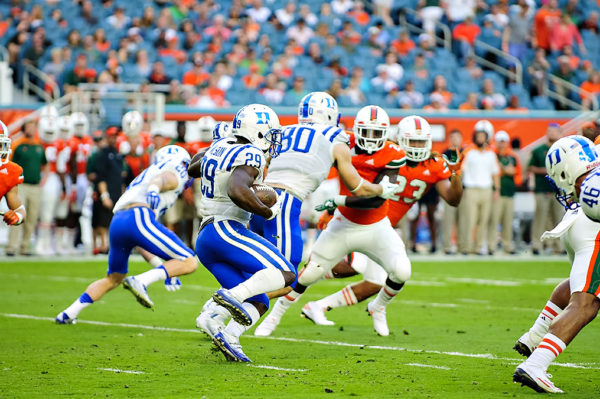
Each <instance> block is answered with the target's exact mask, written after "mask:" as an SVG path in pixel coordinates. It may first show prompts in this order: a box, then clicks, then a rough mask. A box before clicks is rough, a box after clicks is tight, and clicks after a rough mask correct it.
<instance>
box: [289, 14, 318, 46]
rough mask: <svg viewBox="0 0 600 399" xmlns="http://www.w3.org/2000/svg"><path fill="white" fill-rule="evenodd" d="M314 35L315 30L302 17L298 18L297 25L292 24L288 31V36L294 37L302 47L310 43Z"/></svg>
mask: <svg viewBox="0 0 600 399" xmlns="http://www.w3.org/2000/svg"><path fill="white" fill-rule="evenodd" d="M313 35H314V32H313V30H312V29H311V28H309V27H308V26H307V25H306V22H305V21H304V19H302V18H300V19H298V21H297V22H296V24H295V25H292V26H290V27H289V28H288V30H287V33H286V36H287V37H289V38H291V39H294V40H295V41H296V42H297V43H298V44H299V45H300V46H302V47H304V46H306V45H307V44H308V41H309V40H310V39H311V37H313Z"/></svg>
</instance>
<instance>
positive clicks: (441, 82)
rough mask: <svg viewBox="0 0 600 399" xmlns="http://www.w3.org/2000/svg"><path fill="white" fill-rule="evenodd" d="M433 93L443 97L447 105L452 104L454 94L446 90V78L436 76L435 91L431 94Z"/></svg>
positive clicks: (434, 81)
mask: <svg viewBox="0 0 600 399" xmlns="http://www.w3.org/2000/svg"><path fill="white" fill-rule="evenodd" d="M433 93H438V94H439V95H441V96H442V98H443V99H444V103H445V104H446V105H447V104H450V103H451V102H452V93H450V92H449V91H448V89H447V88H446V78H445V77H443V76H442V75H436V77H435V78H434V79H433V91H432V92H431V94H433Z"/></svg>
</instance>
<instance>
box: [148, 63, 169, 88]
mask: <svg viewBox="0 0 600 399" xmlns="http://www.w3.org/2000/svg"><path fill="white" fill-rule="evenodd" d="M149 81H150V83H152V84H155V85H166V84H168V83H169V82H170V81H171V78H170V77H168V76H167V75H166V74H165V66H164V64H163V63H162V62H160V61H156V62H155V63H154V64H153V66H152V73H151V74H150V78H149Z"/></svg>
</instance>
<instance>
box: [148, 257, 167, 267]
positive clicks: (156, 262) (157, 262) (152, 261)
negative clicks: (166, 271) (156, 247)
mask: <svg viewBox="0 0 600 399" xmlns="http://www.w3.org/2000/svg"><path fill="white" fill-rule="evenodd" d="M148 263H150V266H152V267H159V266H162V264H163V260H162V259H161V258H159V257H158V256H155V257H154V258H152V259H150V260H149V261H148Z"/></svg>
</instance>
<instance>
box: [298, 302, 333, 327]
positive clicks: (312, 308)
mask: <svg viewBox="0 0 600 399" xmlns="http://www.w3.org/2000/svg"><path fill="white" fill-rule="evenodd" d="M302 317H305V318H307V319H308V320H310V321H312V322H313V323H315V324H316V325H319V326H333V325H335V323H334V322H333V321H331V320H329V319H327V317H325V312H324V311H323V309H322V308H321V307H320V306H319V305H317V303H316V302H308V303H307V304H306V305H304V307H303V308H302Z"/></svg>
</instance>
